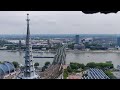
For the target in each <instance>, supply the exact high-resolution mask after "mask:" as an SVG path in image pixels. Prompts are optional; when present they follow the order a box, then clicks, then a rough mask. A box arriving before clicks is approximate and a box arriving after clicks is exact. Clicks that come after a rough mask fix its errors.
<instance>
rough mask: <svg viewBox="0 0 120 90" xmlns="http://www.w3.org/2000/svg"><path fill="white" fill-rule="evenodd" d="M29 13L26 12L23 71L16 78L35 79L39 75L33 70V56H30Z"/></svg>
mask: <svg viewBox="0 0 120 90" xmlns="http://www.w3.org/2000/svg"><path fill="white" fill-rule="evenodd" d="M28 15H29V14H27V20H26V21H27V36H26V52H25V69H24V72H23V73H21V74H19V75H18V77H17V78H18V79H37V78H39V75H38V74H37V73H36V72H35V68H34V63H33V56H32V45H31V38H30V30H29V21H30V19H29V17H28Z"/></svg>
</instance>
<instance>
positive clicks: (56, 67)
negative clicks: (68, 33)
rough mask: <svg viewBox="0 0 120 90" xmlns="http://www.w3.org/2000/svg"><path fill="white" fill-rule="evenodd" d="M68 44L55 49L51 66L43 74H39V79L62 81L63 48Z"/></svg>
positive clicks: (64, 61) (64, 56) (64, 52)
mask: <svg viewBox="0 0 120 90" xmlns="http://www.w3.org/2000/svg"><path fill="white" fill-rule="evenodd" d="M68 44H71V43H68ZM68 44H64V45H63V46H62V47H60V48H58V49H57V52H56V55H55V56H54V59H53V62H52V65H51V66H50V67H49V68H47V69H46V70H45V71H44V72H40V73H39V76H40V78H41V79H63V65H65V64H66V60H65V58H66V51H65V48H66V47H67V46H68Z"/></svg>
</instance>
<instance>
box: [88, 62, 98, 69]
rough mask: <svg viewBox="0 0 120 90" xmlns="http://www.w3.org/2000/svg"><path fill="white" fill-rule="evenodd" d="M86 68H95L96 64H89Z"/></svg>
mask: <svg viewBox="0 0 120 90" xmlns="http://www.w3.org/2000/svg"><path fill="white" fill-rule="evenodd" d="M86 67H89V68H95V67H96V64H95V63H94V62H90V63H87V65H86Z"/></svg>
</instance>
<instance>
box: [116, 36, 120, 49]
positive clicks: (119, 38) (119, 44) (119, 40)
mask: <svg viewBox="0 0 120 90" xmlns="http://www.w3.org/2000/svg"><path fill="white" fill-rule="evenodd" d="M117 46H119V47H120V37H118V38H117Z"/></svg>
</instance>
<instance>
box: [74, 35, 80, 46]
mask: <svg viewBox="0 0 120 90" xmlns="http://www.w3.org/2000/svg"><path fill="white" fill-rule="evenodd" d="M79 41H80V37H79V35H76V36H75V43H76V44H79Z"/></svg>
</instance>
